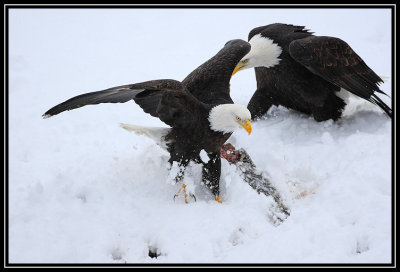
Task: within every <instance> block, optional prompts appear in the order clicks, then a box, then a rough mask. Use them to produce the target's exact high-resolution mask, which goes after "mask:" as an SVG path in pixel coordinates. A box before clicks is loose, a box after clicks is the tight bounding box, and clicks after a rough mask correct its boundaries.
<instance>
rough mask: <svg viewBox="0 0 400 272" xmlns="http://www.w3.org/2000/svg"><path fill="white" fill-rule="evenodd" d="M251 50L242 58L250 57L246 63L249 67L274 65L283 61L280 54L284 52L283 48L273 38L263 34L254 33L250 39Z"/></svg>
mask: <svg viewBox="0 0 400 272" xmlns="http://www.w3.org/2000/svg"><path fill="white" fill-rule="evenodd" d="M249 43H250V45H251V49H250V52H249V53H247V55H246V56H244V57H243V58H242V59H248V62H247V63H246V64H247V65H248V68H251V67H267V68H270V67H273V66H275V65H277V64H279V62H280V61H281V59H279V56H280V55H281V53H282V48H281V47H280V46H279V45H278V44H276V43H274V41H273V40H271V39H269V38H267V37H263V36H261V34H257V35H254V36H253V37H252V38H251V39H250V41H249Z"/></svg>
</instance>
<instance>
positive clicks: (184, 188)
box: [174, 184, 196, 204]
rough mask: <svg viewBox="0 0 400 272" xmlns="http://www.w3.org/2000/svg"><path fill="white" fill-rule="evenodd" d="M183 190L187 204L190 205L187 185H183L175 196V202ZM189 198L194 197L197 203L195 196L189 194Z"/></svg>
mask: <svg viewBox="0 0 400 272" xmlns="http://www.w3.org/2000/svg"><path fill="white" fill-rule="evenodd" d="M182 189H183V192H184V193H185V203H186V204H187V203H189V201H188V193H186V184H182V187H181V188H180V189H179V191H178V192H177V193H176V194H175V195H174V200H175V197H177V196H179V194H180V193H181V191H182ZM189 196H191V197H193V198H194V201H196V197H195V196H194V194H192V193H189Z"/></svg>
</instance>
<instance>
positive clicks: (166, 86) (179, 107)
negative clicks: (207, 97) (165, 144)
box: [43, 79, 205, 127]
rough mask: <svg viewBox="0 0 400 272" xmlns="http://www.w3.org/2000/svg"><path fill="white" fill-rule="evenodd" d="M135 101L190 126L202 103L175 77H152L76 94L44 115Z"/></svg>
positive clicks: (178, 124) (151, 111) (163, 118)
mask: <svg viewBox="0 0 400 272" xmlns="http://www.w3.org/2000/svg"><path fill="white" fill-rule="evenodd" d="M129 100H134V101H135V102H136V104H138V105H139V106H140V107H141V108H142V109H143V111H144V112H146V113H149V114H150V115H152V116H154V117H158V118H160V120H161V121H163V122H164V123H166V124H167V125H170V126H171V127H186V126H188V125H190V124H191V123H192V122H193V121H194V119H195V116H196V114H198V113H199V111H204V110H205V105H204V104H203V103H201V102H200V101H198V100H197V99H196V98H194V97H193V96H192V95H191V94H190V93H189V92H187V91H186V90H185V89H184V88H183V86H182V84H181V83H180V82H179V81H176V80H167V79H163V80H153V81H146V82H142V83H137V84H130V85H123V86H118V87H114V88H110V89H106V90H102V91H97V92H91V93H86V94H82V95H78V96H75V97H73V98H71V99H68V100H67V101H65V102H63V103H61V104H58V105H57V106H55V107H53V108H51V109H50V110H48V111H47V112H46V113H45V114H44V115H43V117H50V116H53V115H56V114H59V113H61V112H63V111H67V110H72V109H76V108H80V107H83V106H86V105H95V104H100V103H124V102H127V101H129Z"/></svg>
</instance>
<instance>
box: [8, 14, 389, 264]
mask: <svg viewBox="0 0 400 272" xmlns="http://www.w3.org/2000/svg"><path fill="white" fill-rule="evenodd" d="M338 18H340V20H338ZM275 22H282V23H291V24H298V25H305V26H306V27H307V28H310V29H311V31H313V32H315V34H317V35H326V36H335V37H339V38H341V39H343V40H345V41H346V42H347V43H348V44H350V46H351V47H352V48H353V49H354V50H355V51H356V52H357V53H358V54H359V55H360V56H361V57H362V58H363V59H364V60H365V62H366V63H367V65H369V66H370V67H371V68H372V69H373V70H374V71H376V73H377V74H379V75H381V76H384V77H385V78H386V82H385V83H384V84H382V85H381V89H382V90H383V91H385V92H386V93H388V95H389V96H392V90H391V79H392V74H391V61H392V56H391V52H392V51H391V33H392V32H391V13H390V10H389V9H382V8H381V9H377V8H368V9H357V8H354V9H315V8H312V9H307V8H301V9H276V8H273V9H268V8H257V9H249V8H246V9H240V8H238V9H11V10H10V16H9V29H10V32H9V90H8V92H9V132H8V133H9V179H8V185H9V222H8V223H9V225H8V227H9V237H8V238H9V249H8V250H9V262H10V263H147V264H154V263H186V264H190V263H260V264H276V263H283V264H299V263H320V264H323V263H346V264H348V263H381V264H384V263H390V262H391V243H392V236H391V226H392V217H391V201H392V191H391V173H392V164H391V160H392V157H391V153H392V131H391V130H392V123H391V120H390V119H389V118H387V116H385V114H384V113H383V112H382V111H381V110H380V109H379V108H377V107H376V106H374V105H372V104H370V103H368V102H366V101H364V100H358V99H354V98H352V97H351V98H350V105H349V106H348V107H347V108H346V110H345V116H344V118H343V119H342V120H340V121H338V122H332V121H326V122H321V123H317V122H315V121H314V120H313V119H312V118H310V117H308V116H305V115H302V114H299V113H297V112H294V111H292V110H289V109H285V108H283V107H274V108H271V109H270V110H269V112H268V114H267V117H266V118H264V119H263V120H260V121H258V122H255V123H253V133H252V134H251V135H250V136H248V135H247V133H246V132H245V131H244V130H238V131H236V132H235V133H234V134H233V136H232V137H231V138H230V140H229V141H230V142H231V143H232V144H233V145H234V146H235V147H237V148H244V149H245V150H246V151H247V152H248V153H249V154H250V156H251V158H252V160H253V162H254V163H255V165H256V166H257V169H259V170H260V171H263V172H265V173H266V174H268V177H269V179H270V181H271V182H272V183H273V184H274V186H275V187H276V188H277V190H278V191H279V192H280V195H281V197H282V198H283V200H284V201H285V203H286V205H288V207H289V208H290V216H289V217H288V218H287V219H286V220H285V221H284V222H283V223H282V224H279V225H278V226H275V225H273V224H271V223H270V221H269V220H268V207H270V205H271V199H270V198H267V197H265V195H263V194H258V193H257V192H256V191H255V190H254V189H253V188H251V187H250V186H249V185H248V184H247V183H245V182H243V180H242V179H241V177H240V175H239V174H238V173H237V171H236V167H235V166H234V165H230V164H229V163H228V162H227V161H225V160H222V177H221V199H222V204H220V203H218V202H216V201H215V200H214V199H213V196H212V194H211V193H210V191H209V190H208V189H207V188H206V187H205V186H204V185H202V184H201V183H200V175H201V169H199V168H198V167H196V165H192V166H191V170H190V171H189V172H188V173H187V177H185V178H186V179H188V181H189V183H188V184H189V185H188V186H191V188H192V191H193V192H194V193H195V195H196V199H197V201H196V202H194V201H190V202H189V204H185V203H184V201H183V199H182V198H178V199H176V200H175V201H174V199H173V196H174V194H175V193H176V192H177V191H178V189H179V187H180V185H177V184H174V182H173V181H172V179H171V177H172V176H173V175H172V174H171V173H170V172H169V170H170V168H172V169H171V170H172V171H179V169H174V166H172V167H171V166H169V164H168V156H169V155H168V153H167V152H166V151H165V150H163V149H162V148H161V147H160V146H158V145H156V144H154V142H153V141H152V140H151V139H149V138H147V137H145V136H143V135H136V134H134V133H127V132H126V131H124V130H123V129H121V127H120V126H119V124H120V123H130V124H135V125H138V126H155V127H167V126H166V125H165V124H164V123H162V122H161V121H160V120H158V119H156V118H154V117H152V116H150V115H148V114H146V113H144V112H143V111H142V109H141V108H140V107H139V106H137V105H136V104H135V103H134V102H128V103H124V104H102V105H96V106H86V107H83V108H80V109H76V110H72V111H70V112H64V113H62V114H60V115H57V116H54V117H51V118H47V119H43V118H42V114H43V113H44V112H45V111H46V110H48V109H49V108H51V107H53V106H54V105H56V104H58V103H61V102H63V101H65V100H67V99H69V98H71V97H73V96H75V95H79V94H82V93H86V92H92V91H98V90H103V89H106V88H109V87H113V86H118V85H124V84H129V83H135V82H142V81H146V80H152V79H162V78H171V79H177V80H182V79H183V78H184V77H185V76H186V75H187V74H189V73H190V72H191V71H192V70H193V69H195V68H196V67H197V66H199V65H200V64H202V63H203V62H205V61H206V60H208V59H209V58H210V57H212V56H213V55H214V54H215V53H216V52H218V51H219V50H220V49H221V48H222V47H223V45H224V44H225V43H226V42H227V41H228V40H231V39H236V38H241V39H244V40H247V35H248V32H249V31H250V30H251V29H252V28H254V27H257V26H262V25H267V24H270V23H275ZM377 52H379V53H378V54H377ZM255 89H256V82H255V78H254V71H253V70H252V69H249V70H245V71H241V72H239V73H237V74H236V75H235V76H234V77H233V78H232V80H231V96H232V98H233V100H234V101H235V102H236V103H238V104H242V105H247V102H248V101H249V99H250V97H251V95H252V94H253V92H254V91H255ZM380 97H381V98H382V99H383V100H384V101H385V102H386V103H388V104H389V105H391V98H390V97H385V96H380ZM175 168H176V166H175Z"/></svg>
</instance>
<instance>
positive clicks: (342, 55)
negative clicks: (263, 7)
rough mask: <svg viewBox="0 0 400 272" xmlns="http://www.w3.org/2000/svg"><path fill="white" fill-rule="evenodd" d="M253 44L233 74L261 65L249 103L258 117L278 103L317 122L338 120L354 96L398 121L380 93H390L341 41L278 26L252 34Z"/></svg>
mask: <svg viewBox="0 0 400 272" xmlns="http://www.w3.org/2000/svg"><path fill="white" fill-rule="evenodd" d="M249 43H250V44H251V50H250V52H249V53H248V54H247V55H246V56H244V57H243V58H242V60H241V61H240V62H239V63H238V65H237V66H236V67H235V70H234V72H233V74H235V73H236V72H237V71H240V70H242V69H246V68H252V67H255V74H256V80H257V90H256V91H255V93H254V95H253V96H252V98H251V100H250V102H249V104H248V109H249V110H250V112H251V114H252V118H253V119H254V118H258V117H261V116H262V115H264V114H265V113H266V112H267V111H268V109H269V108H270V107H271V106H272V105H277V106H278V105H282V106H284V107H287V108H291V109H294V110H297V111H299V112H302V113H306V114H310V115H312V116H313V117H314V119H315V120H316V121H325V120H328V119H333V120H337V119H339V118H340V117H341V116H342V112H343V110H344V107H345V106H346V103H347V102H348V101H347V99H348V97H349V92H350V93H352V94H353V95H355V96H356V97H360V98H363V99H365V100H368V101H369V102H371V103H374V104H376V105H377V106H379V107H380V108H381V109H382V110H383V111H384V112H386V114H387V115H388V116H389V117H390V118H391V117H392V110H391V109H390V108H389V106H387V105H386V104H385V103H384V102H383V101H382V100H381V99H380V98H379V97H378V96H377V94H376V93H381V94H385V93H384V92H382V91H381V90H380V89H379V84H381V83H382V82H383V81H382V79H381V78H380V77H379V76H378V75H376V74H375V72H374V71H372V70H371V68H369V67H368V66H367V65H366V64H365V62H364V61H363V60H362V59H361V57H360V56H358V55H357V54H356V53H355V52H354V51H353V49H352V48H351V47H350V46H349V45H348V44H347V43H346V42H344V41H342V40H341V39H339V38H335V37H327V36H314V35H313V34H312V32H309V31H308V30H307V29H305V28H304V27H303V26H294V25H287V24H279V23H277V24H271V25H267V26H261V27H257V28H254V29H253V30H251V31H250V33H249Z"/></svg>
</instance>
